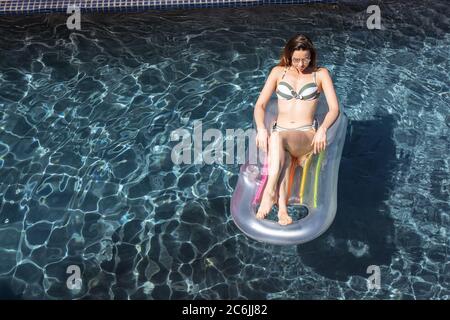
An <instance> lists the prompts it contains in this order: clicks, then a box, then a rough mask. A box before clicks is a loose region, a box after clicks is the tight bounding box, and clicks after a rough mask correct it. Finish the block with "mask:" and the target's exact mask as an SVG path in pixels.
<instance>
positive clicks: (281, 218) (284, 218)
mask: <svg viewBox="0 0 450 320" xmlns="http://www.w3.org/2000/svg"><path fill="white" fill-rule="evenodd" d="M278 223H279V224H281V225H282V226H285V225H287V224H291V223H292V218H291V217H290V216H289V215H281V216H279V217H278Z"/></svg>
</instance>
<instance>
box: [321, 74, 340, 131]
mask: <svg viewBox="0 0 450 320" xmlns="http://www.w3.org/2000/svg"><path fill="white" fill-rule="evenodd" d="M318 74H319V81H320V83H321V85H322V90H323V92H324V93H325V97H326V98H327V104H328V109H329V110H328V112H327V114H326V116H325V119H324V120H323V122H322V125H321V126H320V128H323V129H324V130H325V132H326V131H327V130H328V128H329V127H331V125H332V124H333V123H334V121H336V119H337V117H338V116H339V103H338V99H337V96H336V91H335V90H334V86H333V80H332V79H331V76H330V73H329V72H328V70H327V69H326V68H320V69H319V72H318ZM320 128H319V129H320Z"/></svg>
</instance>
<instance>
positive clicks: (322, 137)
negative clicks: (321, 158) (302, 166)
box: [311, 127, 327, 154]
mask: <svg viewBox="0 0 450 320" xmlns="http://www.w3.org/2000/svg"><path fill="white" fill-rule="evenodd" d="M311 145H312V146H314V154H316V153H320V152H322V151H323V150H325V148H326V146H327V130H326V129H324V128H322V127H319V129H317V131H316V134H315V135H314V138H313V140H312V142H311Z"/></svg>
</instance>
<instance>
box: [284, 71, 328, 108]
mask: <svg viewBox="0 0 450 320" xmlns="http://www.w3.org/2000/svg"><path fill="white" fill-rule="evenodd" d="M287 70H288V69H287V68H285V69H284V73H283V77H282V78H281V79H283V78H284V76H285V75H286V71H287ZM313 79H314V82H310V83H307V84H305V85H304V86H303V87H302V88H301V89H300V90H299V91H298V93H297V92H295V90H294V88H292V86H291V85H290V84H289V83H287V82H286V81H280V83H279V84H278V87H277V91H276V94H277V96H278V99H282V100H291V99H292V98H295V99H299V100H305V101H310V100H314V99H317V98H318V97H319V95H320V92H319V88H318V87H317V84H316V73H315V72H313Z"/></svg>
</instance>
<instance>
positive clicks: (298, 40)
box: [278, 34, 317, 71]
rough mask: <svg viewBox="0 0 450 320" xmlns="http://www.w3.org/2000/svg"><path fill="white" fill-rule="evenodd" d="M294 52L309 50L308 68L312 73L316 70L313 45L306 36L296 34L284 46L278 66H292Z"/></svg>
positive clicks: (315, 54)
mask: <svg viewBox="0 0 450 320" xmlns="http://www.w3.org/2000/svg"><path fill="white" fill-rule="evenodd" d="M296 50H309V54H310V55H311V61H310V62H309V65H308V67H311V68H312V69H313V71H315V70H316V69H317V64H316V63H317V53H316V49H315V48H314V45H313V43H312V41H311V39H309V38H308V37H307V36H305V35H303V34H297V35H295V36H294V37H292V38H291V39H289V41H288V42H287V43H286V46H285V47H284V49H283V52H282V53H281V58H280V62H279V63H278V66H281V67H288V66H290V65H291V64H292V54H293V53H294V51H296Z"/></svg>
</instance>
